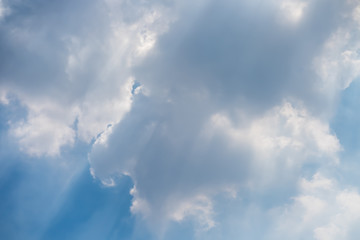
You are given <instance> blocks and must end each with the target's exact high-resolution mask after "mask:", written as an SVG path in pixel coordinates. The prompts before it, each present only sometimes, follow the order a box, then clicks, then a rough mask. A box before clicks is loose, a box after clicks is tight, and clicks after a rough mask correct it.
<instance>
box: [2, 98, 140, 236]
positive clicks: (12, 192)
mask: <svg viewBox="0 0 360 240" xmlns="http://www.w3.org/2000/svg"><path fill="white" fill-rule="evenodd" d="M24 117H26V111H25V110H24V109H23V108H22V107H21V106H20V105H19V104H18V103H17V102H16V101H12V102H11V103H10V104H8V105H0V139H1V144H0V196H1V198H0V212H1V214H0V239H130V237H131V235H132V232H133V226H134V221H135V219H134V217H133V216H131V213H130V205H131V195H130V194H129V191H130V189H131V187H132V185H133V184H132V182H131V180H130V179H129V178H128V177H122V178H121V179H120V180H119V183H118V185H117V186H116V187H113V188H106V187H104V186H103V185H102V184H101V183H100V182H99V181H96V180H94V179H93V178H92V176H91V175H90V172H89V165H88V162H87V153H88V151H89V149H90V147H91V146H90V145H89V144H86V143H83V142H80V141H76V143H75V145H74V147H66V148H63V149H62V155H61V156H58V157H54V158H48V157H41V158H35V157H30V156H28V155H26V154H24V153H22V152H20V151H19V149H18V145H17V144H16V142H15V141H14V140H13V139H12V138H11V137H10V136H9V134H8V130H9V124H8V121H9V119H11V120H12V121H17V120H20V119H22V118H24ZM138 239H140V238H138ZM144 239H146V238H144Z"/></svg>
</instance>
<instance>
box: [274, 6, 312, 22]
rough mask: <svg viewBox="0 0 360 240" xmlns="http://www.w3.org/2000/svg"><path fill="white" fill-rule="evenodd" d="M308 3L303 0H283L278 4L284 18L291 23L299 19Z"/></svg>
mask: <svg viewBox="0 0 360 240" xmlns="http://www.w3.org/2000/svg"><path fill="white" fill-rule="evenodd" d="M307 5H308V3H307V2H306V1H303V0H285V1H282V2H281V4H280V9H281V11H282V13H283V15H284V17H285V19H286V20H287V21H289V22H291V23H297V22H299V21H300V20H301V18H302V16H303V14H304V11H305V9H306V7H307Z"/></svg>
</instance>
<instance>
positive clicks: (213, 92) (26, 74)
mask: <svg viewBox="0 0 360 240" xmlns="http://www.w3.org/2000/svg"><path fill="white" fill-rule="evenodd" d="M324 9H326V11H324ZM359 9H360V4H359V2H357V1H340V0H339V1H337V0H336V1H331V2H329V1H323V0H316V1H307V0H271V1H266V2H265V1H260V0H255V1H233V0H225V1H221V2H219V1H206V2H205V1H201V0H199V1H195V2H194V3H192V4H189V3H183V2H180V1H165V0H164V1H160V0H158V1H150V2H148V1H131V2H130V1H120V0H118V1H117V0H104V1H103V0H91V1H82V0H80V1H76V2H73V1H63V2H61V3H55V2H48V1H42V0H35V1H32V2H31V3H29V4H25V3H24V2H22V1H14V2H8V1H1V2H0V52H1V57H0V58H2V61H1V64H0V71H1V75H0V88H1V89H0V103H1V104H3V105H11V104H12V103H13V102H14V101H19V102H20V103H21V104H22V106H23V107H24V108H25V109H26V110H27V116H26V118H24V119H22V120H21V121H17V120H12V119H10V121H9V126H10V130H9V133H10V134H11V136H13V137H14V138H15V139H17V141H18V144H19V148H20V149H21V150H22V151H23V152H25V153H27V154H29V155H32V156H36V157H41V156H46V157H50V158H54V157H56V156H59V155H61V153H62V150H63V149H64V148H66V147H68V148H71V147H73V146H74V144H75V142H77V141H80V142H84V143H86V144H88V145H89V146H91V151H90V153H89V163H90V170H91V174H92V176H93V177H94V178H96V179H100V180H101V182H102V183H103V184H104V185H105V186H107V187H113V186H115V185H116V184H117V181H118V179H119V176H121V175H127V176H129V177H130V178H131V179H132V181H133V184H134V186H133V188H132V190H131V192H130V193H131V195H132V197H133V199H132V206H131V211H132V213H133V214H135V215H137V216H140V217H141V218H144V219H145V221H148V224H149V226H150V228H152V229H155V231H156V232H157V233H158V234H160V235H161V234H165V232H166V228H167V226H168V225H169V224H171V223H173V222H176V223H179V224H180V223H182V222H184V221H188V220H190V221H192V222H193V223H194V225H195V226H196V229H198V230H199V231H200V232H201V231H203V232H206V231H211V229H214V228H217V227H219V225H221V224H222V220H224V219H225V218H224V219H221V218H220V219H219V218H218V213H219V212H218V211H220V212H221V209H220V210H219V209H218V207H217V206H218V205H219V204H221V202H222V201H225V200H224V199H222V197H224V196H227V197H228V198H230V199H235V200H234V201H240V202H241V201H243V200H244V199H247V200H248V201H250V202H251V201H254V206H255V205H256V206H257V207H259V208H260V209H261V210H259V212H260V213H259V215H262V214H263V215H267V214H268V213H269V212H270V213H271V214H274V215H271V214H270V215H271V219H273V220H274V221H275V225H276V224H278V225H276V227H275V231H274V232H271V234H270V235H269V236H273V237H274V239H276V237H277V236H283V235H284V234H285V235H286V236H287V234H290V233H286V228H287V227H289V228H291V229H293V226H290V225H291V224H294V225H296V223H297V222H298V219H299V218H300V219H301V221H300V222H301V224H300V225H299V226H298V227H297V228H295V229H297V230H296V231H295V233H291V234H293V235H289V236H291V239H301V238H302V237H304V236H306V237H307V238H310V239H311V238H313V239H318V240H323V239H329V236H328V235H326V234H329V233H331V232H332V235H331V236H337V239H338V238H342V239H351V236H352V235H353V234H352V231H355V230H353V227H352V226H354V224H356V223H357V221H358V216H357V215H356V214H357V209H358V206H357V204H356V203H355V202H356V201H357V199H358V198H359V196H358V193H357V190H356V189H352V188H349V189H350V190H349V189H348V188H346V189H342V188H341V184H339V185H337V184H335V182H336V180H332V178H326V177H323V176H322V175H321V174H319V173H318V172H319V169H332V168H336V167H337V166H339V165H340V164H341V159H340V152H341V151H342V146H341V143H340V141H339V139H338V138H337V136H336V133H335V132H334V131H333V130H332V129H331V126H330V120H331V117H332V116H333V114H334V112H335V109H336V107H337V102H338V99H339V96H340V94H341V91H343V90H344V89H346V88H348V87H349V86H350V85H351V83H352V82H353V81H354V80H355V79H356V78H358V77H359V75H360V68H359V66H360V58H359V44H358V43H357V41H356V40H357V38H358V36H359V32H360V31H359V29H360V28H359V26H360V25H359V19H360V14H359V13H360V11H359ZM304 175H310V176H313V178H312V179H311V180H304V179H309V178H304ZM120 179H121V178H120ZM299 179H303V180H300V181H301V184H300V188H299V189H298V190H291V189H296V186H297V184H298V182H299ZM274 189H275V190H276V191H274ZM272 192H278V193H279V194H278V196H276V197H274V199H273V200H267V201H268V202H266V201H265V200H264V196H271V195H272ZM294 196H295V197H294ZM291 197H293V198H292V199H293V200H292V202H291V203H290V204H287V205H286V204H285V205H284V203H286V202H288V201H289V199H291ZM225 198H226V197H225ZM219 199H220V200H219ZM221 199H222V200H221ZM259 199H261V200H259ZM347 208H349V209H347ZM328 210H331V211H328ZM350 213H354V214H355V215H352V214H350ZM238 218H239V219H242V218H243V215H241V213H240V215H239V216H238ZM340 218H343V219H345V221H344V222H340V220H339V219H340ZM283 223H287V224H288V225H289V226H288V225H286V224H285V225H283ZM268 225H269V226H270V225H271V224H268ZM264 229H265V228H264ZM264 232H266V231H265V230H264ZM163 236H165V235H163ZM198 236H201V234H199V235H198ZM262 237H264V236H262ZM199 238H201V237H199ZM264 238H265V237H264Z"/></svg>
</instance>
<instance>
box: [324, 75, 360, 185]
mask: <svg viewBox="0 0 360 240" xmlns="http://www.w3.org/2000/svg"><path fill="white" fill-rule="evenodd" d="M359 92H360V81H359V79H357V80H355V81H353V82H352V83H351V85H350V86H349V87H348V88H347V89H345V90H344V91H343V92H342V93H341V96H340V101H339V106H338V107H337V112H336V114H335V116H334V118H333V119H332V121H331V128H332V130H333V131H334V132H335V134H336V136H337V138H338V139H339V141H340V143H341V145H342V148H343V150H342V151H341V152H340V161H341V164H340V165H339V167H338V168H337V169H336V171H339V172H338V174H337V175H338V178H339V180H343V181H345V182H347V183H348V184H351V185H354V186H359V174H358V173H359V170H360V163H359V157H360V127H359V122H360V111H359V102H360V95H359Z"/></svg>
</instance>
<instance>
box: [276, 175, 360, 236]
mask: <svg viewBox="0 0 360 240" xmlns="http://www.w3.org/2000/svg"><path fill="white" fill-rule="evenodd" d="M359 200H360V195H359V193H358V191H357V190H356V189H354V188H341V186H339V184H338V183H337V181H336V180H334V179H329V178H326V177H324V176H323V175H321V174H320V173H317V174H315V175H314V176H313V178H312V179H311V180H307V179H302V180H301V181H300V194H299V195H298V196H297V197H295V198H294V200H293V203H292V204H290V205H288V206H287V207H285V208H283V209H281V211H279V212H277V213H282V214H281V215H279V218H278V219H277V222H276V224H275V226H276V227H275V228H274V229H276V230H275V232H276V233H275V235H273V237H274V239H276V237H279V236H282V237H286V238H291V239H304V238H306V239H316V240H330V239H354V236H353V235H351V234H350V233H351V232H352V231H354V230H356V227H357V226H358V224H359V222H360V201H359Z"/></svg>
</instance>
